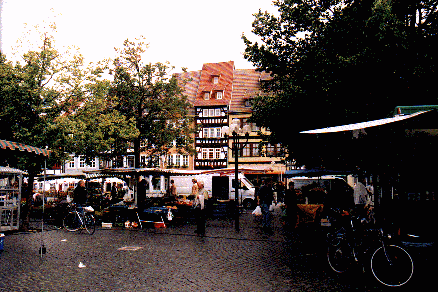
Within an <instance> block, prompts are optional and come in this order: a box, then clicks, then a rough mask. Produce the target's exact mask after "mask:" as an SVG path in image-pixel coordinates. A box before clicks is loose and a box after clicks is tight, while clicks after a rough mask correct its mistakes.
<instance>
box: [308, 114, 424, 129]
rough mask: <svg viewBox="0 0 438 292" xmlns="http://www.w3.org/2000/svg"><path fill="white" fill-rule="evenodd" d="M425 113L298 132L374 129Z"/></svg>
mask: <svg viewBox="0 0 438 292" xmlns="http://www.w3.org/2000/svg"><path fill="white" fill-rule="evenodd" d="M426 112H429V111H421V112H416V113H413V114H410V115H401V116H395V117H393V118H387V119H381V120H374V121H369V122H362V123H357V124H349V125H343V126H337V127H329V128H322V129H316V130H308V131H302V132H300V134H323V133H336V132H345V131H354V130H360V129H365V128H370V127H376V126H381V125H385V124H389V123H394V122H399V121H403V120H407V119H410V118H413V117H416V116H418V115H421V114H424V113H426Z"/></svg>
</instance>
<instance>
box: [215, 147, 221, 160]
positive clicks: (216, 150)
mask: <svg viewBox="0 0 438 292" xmlns="http://www.w3.org/2000/svg"><path fill="white" fill-rule="evenodd" d="M214 152H215V158H216V159H221V149H220V148H216V149H215V150H214Z"/></svg>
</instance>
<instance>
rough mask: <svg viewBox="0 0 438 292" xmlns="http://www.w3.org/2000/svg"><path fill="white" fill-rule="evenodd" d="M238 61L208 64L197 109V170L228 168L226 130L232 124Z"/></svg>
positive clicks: (198, 91)
mask: <svg viewBox="0 0 438 292" xmlns="http://www.w3.org/2000/svg"><path fill="white" fill-rule="evenodd" d="M233 73H234V62H232V61H230V62H223V63H208V64H204V65H203V67H202V70H201V75H200V80H199V86H198V90H197V92H196V97H195V99H194V100H193V105H194V109H195V126H196V127H197V130H198V131H197V133H196V134H195V149H196V153H197V154H196V156H195V157H194V168H195V169H217V168H226V167H227V158H228V157H227V154H228V151H227V146H228V140H227V139H226V138H225V137H224V135H223V133H222V127H223V126H227V125H228V122H229V121H228V116H229V114H228V111H229V104H230V101H231V97H232V91H233Z"/></svg>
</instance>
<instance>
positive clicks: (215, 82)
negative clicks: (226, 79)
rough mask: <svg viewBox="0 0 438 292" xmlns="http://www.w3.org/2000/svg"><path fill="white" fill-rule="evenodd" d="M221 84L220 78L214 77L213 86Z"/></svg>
mask: <svg viewBox="0 0 438 292" xmlns="http://www.w3.org/2000/svg"><path fill="white" fill-rule="evenodd" d="M218 83H219V76H213V84H218Z"/></svg>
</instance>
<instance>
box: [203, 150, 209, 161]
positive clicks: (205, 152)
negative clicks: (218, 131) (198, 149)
mask: <svg viewBox="0 0 438 292" xmlns="http://www.w3.org/2000/svg"><path fill="white" fill-rule="evenodd" d="M207 153H208V149H207V148H203V149H202V159H207Z"/></svg>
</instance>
